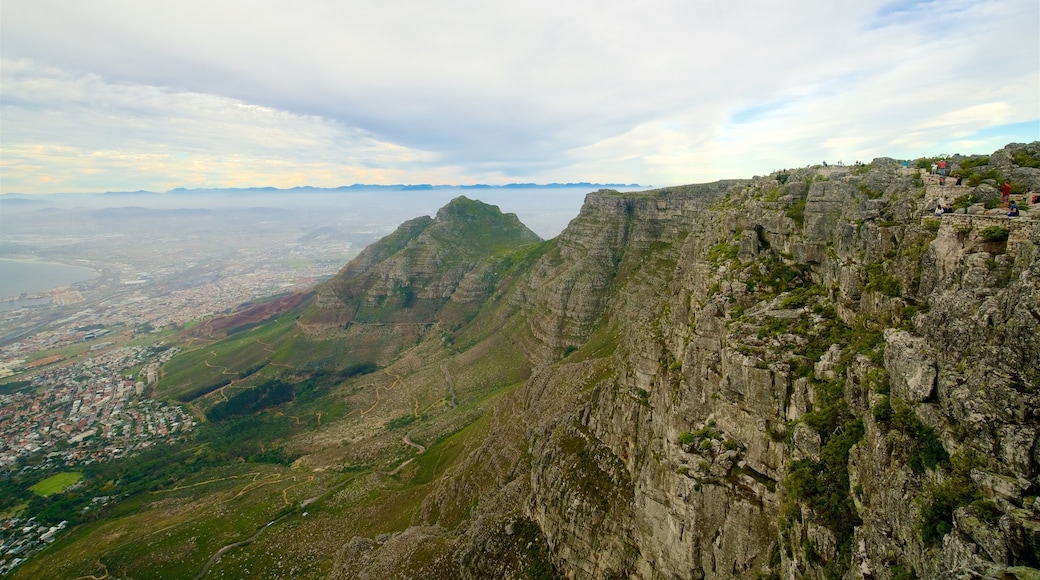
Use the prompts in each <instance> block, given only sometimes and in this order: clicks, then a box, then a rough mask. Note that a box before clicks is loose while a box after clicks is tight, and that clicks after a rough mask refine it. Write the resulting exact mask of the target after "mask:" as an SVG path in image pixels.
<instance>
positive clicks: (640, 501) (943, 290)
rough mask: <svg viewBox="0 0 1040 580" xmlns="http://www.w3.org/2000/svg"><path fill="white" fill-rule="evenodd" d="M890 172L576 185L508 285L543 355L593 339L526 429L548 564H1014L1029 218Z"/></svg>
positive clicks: (1019, 512) (1031, 338)
mask: <svg viewBox="0 0 1040 580" xmlns="http://www.w3.org/2000/svg"><path fill="white" fill-rule="evenodd" d="M796 178H797V179H796ZM913 178H914V175H913V172H912V171H905V170H902V169H901V168H900V167H899V166H898V165H897V164H894V163H885V162H884V160H881V161H880V162H877V163H875V164H873V165H872V166H871V167H869V168H867V169H864V170H862V171H860V172H853V171H844V172H841V173H837V172H835V173H831V174H825V173H820V172H817V173H813V172H811V171H805V170H803V171H802V172H801V173H799V174H792V175H791V176H790V177H789V179H788V181H787V183H786V184H780V183H778V182H777V181H776V180H775V179H772V178H771V177H770V178H756V179H755V180H752V181H750V182H741V183H730V184H727V188H726V196H725V197H724V198H723V197H722V196H720V195H719V194H718V192H717V191H714V192H704V193H701V194H700V195H701V197H702V201H701V202H700V203H697V202H696V201H692V200H690V199H685V198H682V197H680V198H679V199H674V198H673V194H672V192H659V193H654V192H651V193H650V194H643V195H642V196H639V197H637V198H634V199H625V198H619V197H618V196H617V195H616V194H611V193H607V192H600V193H597V194H591V195H590V196H589V199H588V200H587V202H586V207H585V209H584V210H583V212H582V215H581V216H579V218H578V219H576V220H575V221H574V223H572V225H571V227H570V228H569V229H568V230H567V231H566V232H565V233H564V234H563V235H561V238H560V239H559V240H558V242H559V246H560V247H559V252H558V254H556V255H554V256H552V257H547V258H546V259H545V260H544V261H543V262H542V263H540V264H539V265H538V267H537V268H536V272H535V275H534V276H533V277H532V280H535V281H536V282H535V283H534V284H532V288H531V290H530V291H529V292H528V293H527V295H526V296H525V299H526V303H525V308H527V309H528V310H527V312H528V313H529V314H530V318H531V324H532V329H533V332H534V334H535V335H536V336H539V337H541V340H542V342H543V343H544V344H546V345H548V346H549V347H550V348H549V349H548V351H549V352H552V353H553V355H551V356H546V361H547V362H548V361H551V360H552V358H553V356H556V357H558V356H560V354H561V350H562V348H563V347H564V346H565V345H568V344H573V345H575V346H580V345H581V344H583V342H584V341H585V340H588V339H589V337H590V336H592V335H593V334H594V333H596V332H598V331H597V328H604V327H606V328H610V329H613V330H612V331H611V333H610V334H611V336H612V337H613V340H615V341H616V344H615V348H614V349H613V355H612V359H611V360H612V362H611V367H612V368H613V369H614V373H613V374H612V375H611V376H609V377H606V378H604V379H603V380H601V381H599V382H598V383H597V384H596V386H595V388H594V389H593V390H592V391H591V392H590V394H589V396H588V398H587V399H586V402H585V403H584V404H583V405H582V407H581V408H580V409H575V410H574V411H572V412H570V413H566V414H565V415H564V416H561V417H560V418H559V419H558V420H557V421H556V422H555V423H553V424H552V426H551V427H548V428H546V430H544V431H542V432H541V433H539V434H537V435H536V436H534V439H533V441H535V443H533V444H532V447H531V453H532V454H533V467H532V475H531V482H532V484H531V488H532V491H531V494H532V495H531V500H530V504H529V505H530V506H532V507H531V508H530V514H531V517H532V518H534V520H535V521H537V522H538V523H539V525H540V526H541V527H542V529H543V530H544V531H545V534H546V536H547V538H548V541H549V546H550V548H551V550H552V554H553V557H554V558H555V560H554V561H555V562H557V564H558V565H559V568H560V569H561V570H562V571H564V573H565V574H566V575H567V576H568V577H573V578H604V577H611V576H612V575H613V576H620V577H631V578H746V577H753V576H755V575H757V574H760V575H763V576H769V575H773V574H775V575H778V576H781V577H791V578H795V577H804V576H809V577H813V576H823V575H826V574H832V573H840V574H842V575H844V576H846V577H856V578H859V577H863V578H887V577H892V575H893V574H898V573H907V574H909V573H910V571H913V572H914V573H915V574H917V576H918V577H932V578H939V577H948V575H949V574H950V573H951V571H952V570H964V571H965V572H964V573H966V574H982V575H985V574H999V573H1000V570H1002V569H1004V567H1007V566H1016V565H1017V566H1036V565H1037V564H1038V563H1037V561H1036V557H1035V555H1030V552H1029V551H1030V550H1033V552H1032V554H1036V553H1037V552H1036V550H1037V544H1036V543H1035V541H1036V535H1035V533H1033V532H1031V531H1029V530H1034V529H1036V525H1037V522H1038V521H1040V520H1038V517H1037V515H1038V512H1037V510H1038V509H1040V504H1038V503H1037V502H1036V499H1035V498H1036V495H1037V492H1038V489H1037V486H1038V483H1040V482H1038V480H1037V475H1038V471H1037V465H1038V461H1037V460H1038V458H1040V447H1038V444H1037V427H1038V416H1037V414H1036V411H1035V409H1037V408H1038V407H1037V403H1038V402H1040V401H1038V400H1037V393H1038V388H1040V384H1038V383H1037V381H1038V380H1040V373H1038V370H1040V367H1038V366H1037V362H1036V356H1035V353H1036V352H1040V350H1038V349H1040V344H1038V342H1037V341H1038V338H1037V337H1038V335H1040V332H1038V329H1037V325H1038V321H1040V303H1038V297H1040V284H1038V278H1037V276H1038V273H1040V263H1038V262H1037V260H1036V257H1037V252H1038V249H1040V228H1038V227H1037V223H1038V222H1036V221H1032V220H1019V221H1015V222H1011V223H1009V220H1007V219H1006V218H996V217H992V218H991V217H976V216H971V215H953V216H950V215H948V216H944V217H943V218H942V221H940V222H935V221H933V220H934V218H931V217H930V215H929V214H930V212H928V211H927V209H928V208H926V207H925V205H926V204H925V200H924V188H923V187H920V186H916V185H915V182H914V179H913ZM693 195H694V196H696V195H697V194H693ZM723 199H725V201H723ZM991 225H996V226H997V227H1007V228H1009V229H1010V230H1011V232H1010V236H1009V239H1008V241H1007V242H1006V243H1001V244H991V243H989V242H986V241H985V240H983V238H982V237H981V231H982V230H983V229H984V228H986V227H989V226H991ZM536 289H540V290H536ZM536 313H538V314H540V316H535V314H536ZM915 313H916V314H915ZM554 349H555V350H554ZM1027 359H1032V360H1028V361H1027ZM560 364H564V365H565V364H566V359H564V362H562V363H560ZM835 393H837V395H835ZM835 397H837V398H835ZM850 433H854V435H848V437H849V438H848V440H844V439H843V438H845V437H846V434H850ZM843 441H844V443H843ZM835 457H837V458H835ZM834 465H837V466H839V469H838V471H841V473H836V472H835V471H833V470H832V467H833V466H834ZM807 474H808V475H811V477H806V475H807ZM831 488H833V490H832V491H825V489H831ZM828 493H829V494H832V495H831V496H830V497H831V499H833V500H834V501H836V502H838V503H839V504H840V505H831V504H829V503H828V501H829V500H827V499H826V498H823V497H822V495H823V494H828ZM835 494H836V495H835ZM973 506H974V507H973ZM980 510H981V511H980ZM900 571H902V572H900Z"/></svg>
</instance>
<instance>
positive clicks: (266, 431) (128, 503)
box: [14, 248, 531, 578]
mask: <svg viewBox="0 0 1040 580" xmlns="http://www.w3.org/2000/svg"><path fill="white" fill-rule="evenodd" d="M530 252H531V250H530V248H528V249H527V250H526V252H524V253H523V254H522V255H521V258H520V259H518V260H517V261H516V263H515V264H511V265H510V268H508V269H507V271H506V273H505V275H504V278H508V279H512V277H514V276H516V275H517V274H519V273H522V270H524V269H525V267H526V264H529V263H530V259H523V258H524V257H527V258H530ZM510 313H512V308H510V307H508V306H507V304H506V301H504V300H502V301H497V302H494V303H490V304H488V305H487V307H486V308H485V309H484V311H483V312H482V313H481V314H479V315H478V316H477V317H476V318H475V319H474V320H472V321H471V322H470V323H469V324H467V325H465V326H463V327H462V328H460V329H459V330H458V331H457V332H455V333H448V332H446V331H445V332H441V331H439V330H436V329H434V330H433V331H431V332H428V333H427V334H426V335H425V339H424V340H422V341H420V342H419V343H418V344H415V345H414V346H413V347H412V348H411V349H410V350H408V351H405V352H404V353H403V354H402V355H401V356H399V357H398V358H397V359H396V360H394V361H392V362H391V363H390V364H389V365H388V366H386V368H385V369H383V370H381V371H378V372H376V373H372V374H369V375H364V376H361V377H354V378H351V379H348V380H345V381H341V382H337V383H336V384H334V385H332V386H331V388H329V389H328V390H327V391H325V392H323V393H321V394H319V396H317V397H316V398H313V400H309V401H301V400H300V399H298V400H297V401H294V402H291V403H287V404H283V405H280V406H279V407H276V408H273V409H269V410H267V411H265V412H262V413H260V414H259V415H257V416H254V417H246V418H242V419H241V421H242V423H241V424H240V425H236V427H235V428H234V430H233V431H228V432H227V433H226V436H227V437H228V438H230V439H229V443H228V444H227V447H228V448H230V449H233V450H236V451H238V452H239V453H240V455H241V456H243V457H246V458H248V457H250V456H251V455H250V454H252V453H259V452H260V451H262V450H265V449H271V448H272V447H278V448H282V449H285V450H289V451H290V452H291V453H294V454H303V457H302V458H301V459H300V460H299V461H297V462H296V463H295V464H294V465H293V466H287V465H277V464H269V463H258V462H256V461H255V460H247V461H245V462H241V461H239V462H232V463H225V464H223V465H220V464H218V465H215V466H211V467H205V468H203V469H202V470H201V471H199V472H196V473H193V474H190V475H188V476H184V477H183V478H182V479H178V480H176V481H170V480H161V481H158V482H157V484H156V486H157V487H159V489H155V490H153V491H150V492H144V493H139V494H137V495H134V496H132V497H130V498H129V499H126V500H124V501H122V502H121V503H119V504H118V505H116V507H114V508H110V509H109V510H108V511H107V512H105V513H104V514H103V517H102V518H101V519H100V520H98V521H96V522H92V523H88V524H84V525H81V526H79V527H78V528H76V529H75V530H74V531H73V532H72V533H70V534H69V535H67V536H66V537H64V538H62V539H60V540H59V541H58V542H57V543H56V544H55V545H54V546H51V547H49V548H48V549H47V550H45V551H44V552H43V553H41V554H40V555H39V556H37V557H35V558H33V559H32V560H31V561H30V562H28V563H26V564H23V566H21V567H20V568H19V569H18V570H17V572H16V574H15V576H14V577H16V578H36V577H74V576H79V575H88V574H95V575H100V573H101V572H100V568H99V567H98V565H97V563H98V562H99V561H100V562H101V563H102V564H103V565H104V566H106V567H107V568H108V571H109V573H110V574H112V575H116V576H126V577H134V578H150V577H156V578H158V577H164V578H165V577H193V576H194V575H195V574H197V573H198V571H200V570H201V569H202V567H203V566H204V565H205V563H206V561H207V560H208V559H209V558H210V556H212V555H213V554H215V553H216V551H217V550H219V549H220V548H221V547H222V546H224V545H227V544H231V543H233V542H237V541H240V540H243V539H245V538H248V537H250V536H251V535H253V534H254V533H255V532H256V530H258V529H259V528H260V527H262V526H264V525H265V524H267V523H268V522H270V521H272V520H274V519H276V518H277V517H278V516H280V515H282V514H284V513H288V514H289V515H288V516H287V517H285V518H284V519H282V520H279V521H278V523H276V524H275V525H273V526H271V528H270V529H269V530H268V531H266V532H265V533H264V534H263V535H261V536H260V537H259V538H257V539H256V540H255V541H254V542H252V543H251V544H249V545H247V546H241V547H238V548H235V549H234V550H231V551H230V552H228V553H227V554H226V555H224V556H223V557H222V558H221V559H220V560H219V561H218V562H217V563H216V564H215V565H214V566H213V568H212V569H211V570H210V572H209V574H211V575H215V574H221V573H224V574H226V575H231V576H243V575H244V576H270V577H286V576H295V577H313V576H318V575H322V574H325V573H327V572H328V571H329V570H331V569H332V567H333V565H334V564H335V558H336V554H337V552H338V551H339V550H340V549H341V548H342V546H343V545H345V544H346V543H347V542H348V541H349V540H350V538H351V537H353V536H355V535H360V536H365V537H373V536H375V535H378V534H381V533H386V532H396V531H402V530H404V529H406V528H407V527H408V526H409V525H411V524H413V523H415V521H416V516H417V513H418V510H419V506H420V505H421V504H422V501H423V499H424V498H425V497H426V496H427V495H428V494H429V493H430V491H431V489H432V487H433V485H434V484H435V482H436V481H437V480H438V478H440V477H441V476H442V475H443V474H444V473H445V472H446V471H447V470H449V469H451V468H452V466H453V465H454V464H455V463H456V462H457V460H458V458H459V457H460V456H461V455H462V454H463V453H464V450H466V449H471V448H474V447H476V446H477V445H479V444H480V442H481V441H483V440H484V439H485V438H486V437H488V435H489V434H488V432H487V429H488V421H487V418H488V414H487V411H488V410H489V409H490V407H491V405H493V404H494V402H495V401H496V400H497V399H498V398H499V397H500V396H502V395H504V394H506V393H509V392H510V391H512V389H514V388H515V387H516V386H517V385H518V384H520V383H521V382H522V381H523V380H524V379H525V378H526V377H527V376H528V374H529V369H528V366H527V362H526V360H525V359H524V358H523V356H522V355H521V354H520V352H519V349H518V348H517V346H516V344H514V342H513V340H514V339H515V332H516V329H517V327H516V320H515V319H514V318H511V317H510ZM294 317H295V314H292V313H290V314H288V315H286V316H284V317H282V318H280V319H278V320H275V321H272V322H270V323H267V324H264V325H262V326H259V327H256V328H254V329H251V330H249V331H245V332H242V333H239V334H236V335H234V336H231V337H228V338H227V339H224V340H222V341H219V342H216V343H212V344H207V345H204V346H201V347H199V348H197V349H196V350H193V351H188V352H185V353H183V354H181V355H179V356H178V357H175V358H174V359H173V360H172V361H171V362H170V363H169V364H168V365H167V366H166V368H165V376H164V378H163V379H162V381H161V382H160V383H159V385H158V387H157V392H158V393H159V394H160V395H161V396H164V397H169V398H173V397H177V396H183V395H184V394H185V393H188V392H190V391H191V390H192V389H198V388H199V387H200V386H205V385H207V384H211V382H215V381H218V380H222V379H224V378H230V379H236V382H235V383H234V384H232V385H230V386H228V387H226V389H225V390H226V391H227V393H226V394H225V393H221V392H220V391H219V390H218V391H215V392H214V393H213V394H211V395H210V396H209V397H208V400H199V401H196V403H198V404H200V406H202V407H206V406H209V404H211V402H214V401H216V400H217V398H218V397H221V396H226V395H230V394H231V393H233V392H235V391H236V390H240V389H242V388H247V387H248V384H250V382H251V381H256V382H258V381H261V380H264V379H266V378H269V377H271V376H274V375H277V374H280V373H284V375H283V376H290V377H295V378H302V377H305V376H308V374H309V372H310V371H309V370H308V369H303V368H301V367H304V366H306V365H311V366H312V367H316V366H327V367H331V368H342V366H343V365H349V364H353V362H356V355H352V354H351V350H350V349H349V348H347V347H346V344H345V343H344V342H343V341H342V340H339V339H337V340H333V341H325V342H321V341H315V340H312V339H308V338H306V337H305V336H304V335H303V334H301V333H300V332H298V329H297V327H296V325H295V323H294ZM503 324H509V325H510V326H511V327H512V331H503V330H504V329H503V326H502V325H503ZM410 340H412V341H413V344H414V338H410ZM316 361H317V362H316ZM207 363H208V364H207ZM261 363H267V366H266V367H264V368H263V369H262V370H260V371H259V372H257V373H256V374H255V375H251V376H250V377H248V378H247V379H245V380H242V381H237V373H238V372H240V371H242V370H244V369H248V368H250V367H252V366H256V365H258V364H261ZM442 363H443V364H442ZM225 373H234V376H232V375H230V374H225ZM449 378H450V385H449ZM452 387H453V389H454V406H452V405H451V404H450V403H451V402H452ZM220 400H222V399H220ZM319 413H321V414H322V415H321V419H319V418H318V416H319ZM319 421H320V423H319ZM251 425H256V426H257V427H256V428H255V429H253V430H252V431H250V428H251V427H250V426H251ZM204 428H209V427H204ZM406 434H407V435H409V436H410V438H411V440H412V441H415V442H416V443H419V444H421V445H424V446H426V448H427V451H426V452H425V453H424V454H421V455H418V454H417V453H416V450H415V449H414V448H413V447H409V446H407V445H405V444H404V443H403V441H402V439H403V437H404V436H405V435H406ZM236 437H238V439H236ZM203 447H204V449H203V448H200V449H198V450H197V453H200V454H206V453H218V454H219V453H222V452H226V451H222V447H221V445H220V444H219V442H218V443H213V444H206V445H204V446H203ZM408 459H412V461H411V462H410V463H408V464H407V465H406V466H405V467H404V468H402V469H401V470H400V471H399V472H398V473H397V474H396V475H393V476H390V475H388V472H390V471H392V470H393V469H394V468H395V467H397V466H399V465H400V464H401V463H403V462H404V461H405V460H408ZM118 489H119V486H118V485H117V486H116V487H115V491H117V492H118ZM314 497H318V498H320V499H318V500H317V501H315V502H313V503H311V504H309V505H308V506H306V508H301V507H300V502H301V501H303V500H304V499H307V498H314ZM286 500H288V504H286ZM304 511H306V512H307V515H306V516H305V515H303V512H304ZM466 515H467V512H466V510H463V511H461V512H457V513H448V514H440V515H439V517H440V518H441V519H443V522H444V525H446V526H448V527H453V526H455V525H457V524H458V523H459V522H460V521H461V520H462V519H463V518H464V517H465V516H466ZM431 557H432V555H431Z"/></svg>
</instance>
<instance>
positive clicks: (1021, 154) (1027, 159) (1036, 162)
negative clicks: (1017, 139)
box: [1011, 149, 1040, 168]
mask: <svg viewBox="0 0 1040 580" xmlns="http://www.w3.org/2000/svg"><path fill="white" fill-rule="evenodd" d="M1011 161H1012V162H1013V163H1014V164H1015V165H1018V166H1019V167H1038V168H1040V156H1038V155H1031V154H1030V153H1029V152H1028V151H1026V150H1025V149H1019V150H1017V151H1015V152H1014V153H1012V154H1011Z"/></svg>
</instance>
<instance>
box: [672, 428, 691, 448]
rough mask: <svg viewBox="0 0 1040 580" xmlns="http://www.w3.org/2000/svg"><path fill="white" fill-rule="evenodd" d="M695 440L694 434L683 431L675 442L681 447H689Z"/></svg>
mask: <svg viewBox="0 0 1040 580" xmlns="http://www.w3.org/2000/svg"><path fill="white" fill-rule="evenodd" d="M693 440H694V436H693V433H690V432H689V431H683V432H682V433H680V434H679V438H678V439H676V441H675V442H676V443H678V444H679V445H689V444H691V443H693Z"/></svg>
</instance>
